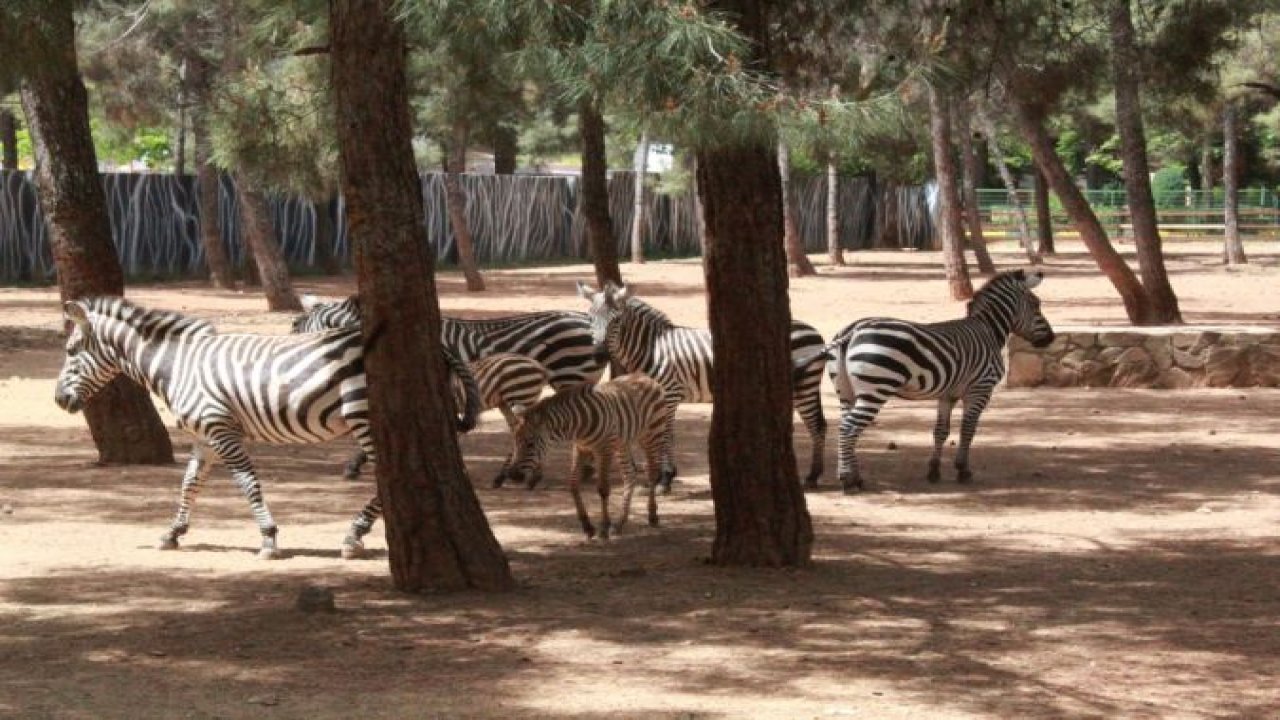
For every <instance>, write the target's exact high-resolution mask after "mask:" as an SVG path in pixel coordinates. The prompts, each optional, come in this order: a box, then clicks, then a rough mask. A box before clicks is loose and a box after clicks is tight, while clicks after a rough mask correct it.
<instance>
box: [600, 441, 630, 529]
mask: <svg viewBox="0 0 1280 720" xmlns="http://www.w3.org/2000/svg"><path fill="white" fill-rule="evenodd" d="M619 452H626V448H625V446H623V445H622V444H621V443H617V444H613V445H612V446H608V445H607V446H605V447H604V448H600V449H597V450H596V451H595V453H594V455H595V457H596V462H597V463H598V464H599V467H597V468H596V493H598V494H599V495H600V539H601V540H608V539H609V533H611V532H612V531H613V521H612V520H610V519H609V493H610V492H611V491H612V489H613V488H612V487H611V485H610V483H611V482H612V478H610V477H609V470H610V465H611V464H612V463H613V456H614V454H615V453H619Z"/></svg>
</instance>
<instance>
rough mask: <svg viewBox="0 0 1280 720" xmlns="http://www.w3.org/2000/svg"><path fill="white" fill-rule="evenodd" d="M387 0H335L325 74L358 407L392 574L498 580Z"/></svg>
mask: <svg viewBox="0 0 1280 720" xmlns="http://www.w3.org/2000/svg"><path fill="white" fill-rule="evenodd" d="M393 5H394V2H393V0H333V1H332V2H331V3H330V5H329V27H330V33H331V38H332V39H331V47H332V51H331V60H330V86H331V87H332V88H333V93H334V105H335V108H336V113H337V122H336V126H337V129H338V145H339V151H340V152H339V159H340V169H341V178H342V183H341V184H342V188H343V191H344V194H345V197H346V202H347V211H348V220H349V227H350V229H351V233H352V237H353V238H354V240H355V262H356V270H357V280H358V283H359V292H360V300H361V312H362V314H363V322H362V327H363V328H364V336H365V343H366V344H365V371H366V372H367V374H368V379H369V418H370V423H371V429H372V433H373V438H374V442H375V444H376V446H377V448H378V461H377V464H376V469H377V479H378V494H379V495H380V496H381V498H382V499H383V504H384V507H385V511H386V515H385V518H386V534H387V547H388V550H389V555H390V565H391V575H392V578H393V582H394V583H395V587H396V588H397V589H399V590H403V591H405V592H427V591H434V590H462V589H465V588H479V589H483V590H509V589H511V588H512V587H513V585H514V581H513V579H512V577H511V568H510V566H509V565H508V564H507V559H506V557H505V556H504V555H503V553H502V548H501V547H500V546H499V545H498V541H497V540H496V539H495V538H494V536H493V531H492V530H491V529H490V527H489V523H488V521H487V520H486V519H485V516H484V512H483V511H482V510H481V508H480V503H479V501H478V500H477V498H476V495H475V491H474V490H473V489H472V487H471V483H470V481H469V480H468V478H467V473H466V468H465V467H464V466H463V463H462V453H461V451H460V450H459V449H458V441H457V437H456V434H455V432H454V422H455V420H454V417H453V414H452V413H453V411H452V408H451V407H450V405H451V404H452V400H450V399H448V398H450V397H451V393H450V390H449V379H448V375H447V373H446V369H445V365H444V362H443V360H442V358H443V355H442V353H441V348H440V305H439V298H438V296H437V294H436V284H435V272H434V271H435V259H434V257H433V254H432V252H431V249H430V248H431V247H432V245H431V243H430V242H429V241H428V238H427V235H426V226H425V225H424V223H423V222H422V217H423V207H422V191H421V183H420V180H419V179H418V172H417V168H416V167H414V162H413V143H412V140H413V123H412V118H411V115H410V111H409V93H408V81H407V79H406V77H405V58H406V44H405V37H404V31H403V29H402V28H401V27H400V26H399V25H398V24H397V23H396V21H395V20H394V19H393V18H394V15H393V13H394V8H393Z"/></svg>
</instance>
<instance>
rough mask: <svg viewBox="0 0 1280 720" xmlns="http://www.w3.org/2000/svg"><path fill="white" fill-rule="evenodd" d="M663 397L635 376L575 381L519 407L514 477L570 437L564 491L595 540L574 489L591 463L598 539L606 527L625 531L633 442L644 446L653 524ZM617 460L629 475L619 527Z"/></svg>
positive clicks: (662, 451)
mask: <svg viewBox="0 0 1280 720" xmlns="http://www.w3.org/2000/svg"><path fill="white" fill-rule="evenodd" d="M665 395H666V393H665V392H664V391H663V389H662V386H661V385H660V384H658V382H657V381H656V380H654V379H653V378H651V377H649V376H647V375H644V374H641V373H634V374H631V375H623V376H622V377H619V378H615V379H613V380H610V381H608V382H605V383H601V384H599V385H578V386H576V387H572V388H569V389H567V390H564V391H562V392H560V393H557V394H555V395H553V396H551V397H548V398H545V399H544V400H541V401H540V402H538V404H536V405H534V406H533V407H532V408H530V409H529V410H528V411H527V412H524V413H523V414H522V416H521V418H520V420H519V421H518V422H517V424H516V432H515V452H514V454H513V457H512V459H511V477H512V478H514V479H515V480H517V481H519V480H521V479H522V478H523V477H524V476H525V475H526V474H528V473H531V472H535V471H536V468H538V467H539V466H540V465H541V461H542V457H543V455H544V454H545V453H546V449H547V445H548V444H550V443H551V442H554V441H565V440H568V441H570V442H572V443H573V455H572V461H571V465H570V467H569V492H570V493H571V494H572V495H573V504H574V507H575V508H576V509H577V511H578V520H579V522H581V523H582V531H583V532H585V533H586V534H587V537H588V538H592V537H595V534H596V529H595V527H594V526H593V525H592V524H591V519H590V518H589V517H588V515H587V509H586V506H584V505H583V503H582V493H581V492H580V491H579V486H580V485H581V482H582V477H583V475H584V474H585V473H584V470H585V467H587V463H590V464H591V466H594V468H595V471H596V488H597V490H598V492H599V493H600V509H601V513H602V520H601V524H600V537H601V538H604V539H608V538H609V534H610V532H611V531H616V530H621V529H622V527H623V525H625V524H626V523H627V517H628V516H629V515H630V514H631V496H632V493H633V492H634V491H635V486H636V468H635V465H634V463H632V461H631V452H630V447H631V445H632V444H637V445H639V446H640V447H641V449H642V450H643V451H644V455H645V462H646V466H647V469H648V476H649V524H650V525H657V524H658V504H657V499H656V498H655V497H654V492H655V490H656V489H657V487H658V483H659V479H660V478H659V475H660V470H659V468H660V465H661V463H662V459H663V457H665V456H666V455H667V454H668V452H669V449H668V448H667V447H666V427H667V420H668V415H669V414H670V411H671V408H670V407H669V406H668V405H667V403H666V400H665ZM614 457H617V458H618V461H619V462H620V463H621V464H622V468H623V471H624V473H625V475H626V484H625V488H624V490H623V495H622V512H621V515H620V517H619V518H618V522H617V524H616V525H615V524H613V523H612V522H611V521H610V519H609V464H610V462H611V461H612V460H613V458H614ZM536 482H537V476H536V475H531V476H530V478H529V486H530V487H533V485H534V484H535V483H536Z"/></svg>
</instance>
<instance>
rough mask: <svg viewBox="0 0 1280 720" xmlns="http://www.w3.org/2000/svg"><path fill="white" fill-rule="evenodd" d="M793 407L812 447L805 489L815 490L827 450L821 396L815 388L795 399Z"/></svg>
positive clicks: (825, 421) (825, 426)
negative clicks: (802, 422)
mask: <svg viewBox="0 0 1280 720" xmlns="http://www.w3.org/2000/svg"><path fill="white" fill-rule="evenodd" d="M819 379H821V377H819ZM795 405H796V412H798V413H799V414H800V419H801V420H803V421H804V428H805V430H807V431H808V432H809V440H810V441H811V443H812V445H813V451H812V453H811V454H810V460H809V474H808V475H807V476H805V479H804V485H805V487H807V488H816V487H818V478H820V477H822V471H823V469H824V468H823V465H824V459H823V458H824V456H825V454H826V450H827V418H826V417H825V416H824V415H823V414H822V396H821V394H820V393H819V392H818V389H817V388H815V389H814V391H813V393H811V394H808V395H806V396H805V397H799V398H796V403H795Z"/></svg>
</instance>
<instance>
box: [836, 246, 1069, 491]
mask: <svg viewBox="0 0 1280 720" xmlns="http://www.w3.org/2000/svg"><path fill="white" fill-rule="evenodd" d="M1042 278H1043V275H1042V274H1041V273H1039V272H1036V273H1033V274H1027V273H1025V272H1023V271H1022V270H1015V271H1012V272H1006V273H1001V274H999V275H997V276H995V277H994V278H992V279H991V280H990V281H989V282H988V283H987V284H986V285H985V286H984V287H983V288H982V289H980V290H979V291H978V292H977V293H976V294H975V295H974V297H973V300H971V301H970V302H969V312H968V316H967V317H965V318H963V319H959V320H949V321H947V322H941V323H932V324H927V325H922V324H918V323H913V322H907V321H905V320H894V319H889V318H867V319H864V320H859V321H857V322H855V323H852V324H851V325H848V326H847V327H845V328H844V329H843V330H841V331H840V332H839V333H837V334H836V337H835V339H834V340H832V342H831V343H830V345H828V346H827V347H828V348H829V349H830V353H829V357H830V360H829V362H828V363H827V372H828V374H829V375H830V376H831V380H832V382H833V383H834V384H835V387H836V393H837V395H839V397H840V443H839V462H840V470H839V472H840V482H841V484H842V485H843V486H844V489H845V491H846V492H848V491H851V490H854V489H860V488H861V487H862V476H861V474H860V473H859V471H858V459H857V455H856V453H855V449H856V446H857V442H858V437H859V436H860V435H861V434H862V431H863V430H864V429H865V428H866V427H867V426H868V425H870V424H871V422H872V421H873V420H875V417H876V415H877V414H878V413H879V412H880V408H882V407H883V406H884V404H885V403H886V402H888V400H889V398H891V397H902V398H906V399H908V400H930V399H936V400H937V401H938V419H937V423H936V424H935V426H934V430H933V445H934V447H933V456H932V457H931V458H930V460H929V474H928V479H929V481H930V482H937V481H938V479H939V466H940V464H941V456H942V445H943V443H944V442H946V439H947V435H948V434H949V433H950V428H951V411H952V409H953V408H954V407H955V404H956V402H958V401H960V402H963V403H964V416H963V419H962V420H961V423H960V445H959V448H958V449H957V451H956V458H955V466H956V471H957V477H958V479H959V481H960V482H969V481H970V480H972V478H973V473H972V471H971V470H970V469H969V446H970V444H971V443H972V442H973V436H974V433H975V432H977V429H978V418H979V417H980V416H981V415H982V411H983V409H984V408H986V406H987V402H988V401H989V400H990V399H991V392H992V390H993V389H994V388H995V386H996V383H998V382H999V381H1000V379H1001V378H1003V377H1004V371H1005V365H1004V357H1003V352H1002V351H1003V349H1004V345H1005V342H1006V341H1007V340H1008V338H1009V335H1010V334H1017V335H1020V336H1022V337H1024V338H1026V339H1027V340H1028V341H1030V342H1031V343H1032V344H1034V345H1036V346H1037V347H1043V346H1045V345H1048V344H1049V343H1051V342H1053V329H1052V328H1051V327H1050V326H1049V322H1048V321H1047V320H1045V317H1044V315H1043V314H1042V313H1041V312H1040V299H1039V298H1037V297H1036V296H1035V294H1033V293H1032V292H1031V288H1034V287H1035V286H1036V285H1038V284H1040V281H1041V279H1042Z"/></svg>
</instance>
